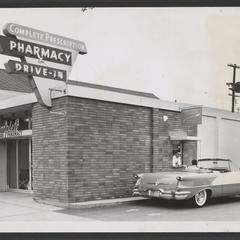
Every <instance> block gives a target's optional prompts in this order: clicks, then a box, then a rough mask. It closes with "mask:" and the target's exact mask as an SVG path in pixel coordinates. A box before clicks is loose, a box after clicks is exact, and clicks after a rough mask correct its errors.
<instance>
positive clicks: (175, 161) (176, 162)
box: [172, 152, 182, 167]
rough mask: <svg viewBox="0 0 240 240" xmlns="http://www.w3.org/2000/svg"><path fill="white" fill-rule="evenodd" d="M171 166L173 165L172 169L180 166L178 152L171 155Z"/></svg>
mask: <svg viewBox="0 0 240 240" xmlns="http://www.w3.org/2000/svg"><path fill="white" fill-rule="evenodd" d="M172 164H173V167H180V166H181V165H182V159H181V153H180V152H176V153H175V154H174V155H173V159H172Z"/></svg>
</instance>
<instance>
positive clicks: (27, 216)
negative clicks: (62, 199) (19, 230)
mask: <svg viewBox="0 0 240 240" xmlns="http://www.w3.org/2000/svg"><path fill="white" fill-rule="evenodd" d="M59 210H62V208H59V207H55V206H51V205H45V204H39V203H37V202H35V201H34V200H33V199H32V195H31V194H29V193H15V192H0V221H1V222H6V221H31V222H32V221H84V222H86V221H92V220H91V219H89V218H87V217H79V216H71V215H67V214H62V213H61V212H59Z"/></svg>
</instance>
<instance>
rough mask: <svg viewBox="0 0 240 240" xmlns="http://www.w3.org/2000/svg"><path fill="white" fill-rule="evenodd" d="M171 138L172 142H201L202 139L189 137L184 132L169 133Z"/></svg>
mask: <svg viewBox="0 0 240 240" xmlns="http://www.w3.org/2000/svg"><path fill="white" fill-rule="evenodd" d="M169 137H170V140H171V141H200V138H198V137H195V136H188V135H187V132H185V131H183V130H175V131H169Z"/></svg>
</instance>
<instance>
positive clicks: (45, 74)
mask: <svg viewBox="0 0 240 240" xmlns="http://www.w3.org/2000/svg"><path fill="white" fill-rule="evenodd" d="M5 67H6V70H7V71H8V72H9V73H26V74H30V75H32V76H38V77H42V78H49V79H53V80H59V81H66V80H67V72H66V71H64V70H61V69H56V68H50V67H45V66H40V65H35V64H29V63H23V62H17V61H13V60H9V61H8V62H7V63H5Z"/></svg>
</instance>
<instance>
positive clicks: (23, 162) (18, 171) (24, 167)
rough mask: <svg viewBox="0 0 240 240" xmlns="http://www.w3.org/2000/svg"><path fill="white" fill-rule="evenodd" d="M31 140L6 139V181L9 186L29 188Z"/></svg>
mask: <svg viewBox="0 0 240 240" xmlns="http://www.w3.org/2000/svg"><path fill="white" fill-rule="evenodd" d="M31 170H32V169H31V140H30V139H17V140H8V141H7V171H8V174H7V175H8V176H7V181H8V186H9V188H12V189H25V190H31V186H32V184H31V182H32V181H31V180H32V179H31V172H32V171H31Z"/></svg>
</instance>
